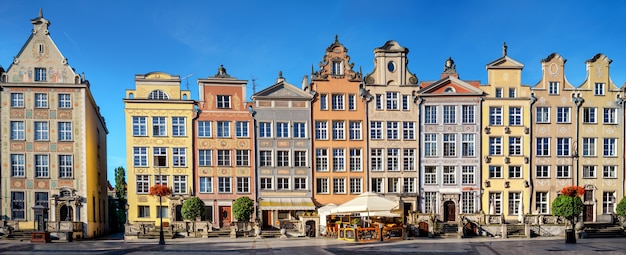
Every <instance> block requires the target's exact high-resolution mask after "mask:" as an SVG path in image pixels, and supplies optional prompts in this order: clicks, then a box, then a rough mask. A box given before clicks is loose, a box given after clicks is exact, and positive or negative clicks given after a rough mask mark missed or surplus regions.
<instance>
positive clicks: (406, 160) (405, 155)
mask: <svg viewBox="0 0 626 255" xmlns="http://www.w3.org/2000/svg"><path fill="white" fill-rule="evenodd" d="M402 160H403V164H402V170H404V171H415V149H404V150H402Z"/></svg>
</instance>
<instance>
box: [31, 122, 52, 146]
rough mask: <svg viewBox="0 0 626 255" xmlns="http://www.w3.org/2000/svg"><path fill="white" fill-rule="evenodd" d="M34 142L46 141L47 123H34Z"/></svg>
mask: <svg viewBox="0 0 626 255" xmlns="http://www.w3.org/2000/svg"><path fill="white" fill-rule="evenodd" d="M34 132H35V135H34V136H35V141H48V132H49V128H48V122H44V121H35V130H34Z"/></svg>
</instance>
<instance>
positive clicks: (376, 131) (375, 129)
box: [370, 121, 383, 140]
mask: <svg viewBox="0 0 626 255" xmlns="http://www.w3.org/2000/svg"><path fill="white" fill-rule="evenodd" d="M370 139H372V140H381V139H383V122H382V121H372V122H370Z"/></svg>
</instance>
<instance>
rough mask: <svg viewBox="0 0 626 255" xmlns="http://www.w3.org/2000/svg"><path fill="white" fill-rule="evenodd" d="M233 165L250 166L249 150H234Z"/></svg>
mask: <svg viewBox="0 0 626 255" xmlns="http://www.w3.org/2000/svg"><path fill="white" fill-rule="evenodd" d="M235 165H236V166H249V165H250V151H249V150H235Z"/></svg>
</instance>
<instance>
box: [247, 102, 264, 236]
mask: <svg viewBox="0 0 626 255" xmlns="http://www.w3.org/2000/svg"><path fill="white" fill-rule="evenodd" d="M254 103H256V102H255V101H252V104H251V105H248V112H250V116H251V117H252V134H251V135H252V150H253V151H252V154H253V155H254V166H253V169H252V170H253V171H254V200H255V201H254V222H257V220H258V219H259V213H260V211H259V209H260V208H259V201H260V197H259V171H258V164H259V163H258V161H259V160H258V159H259V155H258V153H259V150H258V148H257V147H258V146H257V133H256V129H257V124H256V118H255V116H256V111H255V110H254V108H253V106H252V105H254ZM258 227H259V228H260V227H261V226H258Z"/></svg>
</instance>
